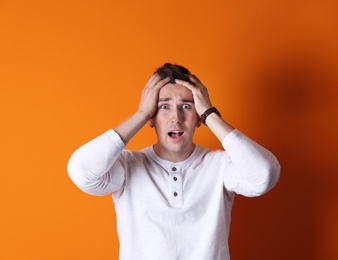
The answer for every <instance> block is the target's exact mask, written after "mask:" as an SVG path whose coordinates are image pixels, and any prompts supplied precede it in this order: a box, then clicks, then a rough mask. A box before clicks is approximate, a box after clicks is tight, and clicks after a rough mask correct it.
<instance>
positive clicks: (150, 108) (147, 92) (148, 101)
mask: <svg viewBox="0 0 338 260" xmlns="http://www.w3.org/2000/svg"><path fill="white" fill-rule="evenodd" d="M169 81H170V78H169V77H167V78H165V79H161V77H160V75H158V74H157V73H155V74H153V75H152V76H151V77H150V78H149V80H148V82H147V84H146V86H145V87H144V88H143V90H142V96H141V100H140V104H139V107H138V113H141V114H144V115H145V116H146V118H147V120H149V119H151V118H152V117H153V116H154V114H155V113H156V111H157V105H158V97H159V93H160V90H161V88H163V87H164V86H165V85H166V84H167V83H168V82H169Z"/></svg>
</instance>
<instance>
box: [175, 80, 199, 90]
mask: <svg viewBox="0 0 338 260" xmlns="http://www.w3.org/2000/svg"><path fill="white" fill-rule="evenodd" d="M175 82H176V83H177V84H179V85H182V86H184V87H186V88H188V89H190V90H191V91H193V90H194V89H195V86H194V85H193V84H191V83H190V82H188V81H185V80H182V79H175Z"/></svg>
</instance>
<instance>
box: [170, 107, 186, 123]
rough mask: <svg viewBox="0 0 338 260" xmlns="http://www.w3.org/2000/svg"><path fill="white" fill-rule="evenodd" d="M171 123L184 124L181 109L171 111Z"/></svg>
mask: <svg viewBox="0 0 338 260" xmlns="http://www.w3.org/2000/svg"><path fill="white" fill-rule="evenodd" d="M170 119H171V123H178V124H181V123H182V122H183V113H182V111H181V110H180V109H179V108H174V109H172V110H171V114H170Z"/></svg>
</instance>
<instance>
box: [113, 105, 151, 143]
mask: <svg viewBox="0 0 338 260" xmlns="http://www.w3.org/2000/svg"><path fill="white" fill-rule="evenodd" d="M149 119H150V117H149V116H147V114H145V113H143V112H139V111H138V112H136V113H135V114H134V115H132V116H131V117H130V118H128V119H127V120H126V121H124V122H122V123H121V124H119V125H118V126H116V127H115V128H114V130H115V132H116V133H117V134H118V135H119V136H120V137H121V139H122V141H123V142H124V144H127V143H128V142H129V141H130V140H131V139H132V138H133V136H134V135H135V134H136V133H137V132H138V131H139V130H140V129H141V128H142V127H143V126H144V125H145V124H146V123H147V122H148V120H149Z"/></svg>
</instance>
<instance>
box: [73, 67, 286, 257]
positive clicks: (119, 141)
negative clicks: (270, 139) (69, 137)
mask: <svg viewBox="0 0 338 260" xmlns="http://www.w3.org/2000/svg"><path fill="white" fill-rule="evenodd" d="M147 122H149V124H150V126H151V127H154V128H155V131H156V134H157V142H156V144H155V145H153V146H149V147H147V148H145V149H143V150H141V151H138V152H133V151H129V150H126V149H125V145H126V144H127V143H128V141H129V140H130V139H131V138H132V137H133V136H134V135H135V134H136V133H137V132H138V131H139V130H140V129H141V128H142V127H143V126H144V125H145V124H146V123H147ZM201 123H203V124H205V125H207V126H208V127H209V129H210V130H211V131H212V132H213V133H214V134H215V136H216V137H217V138H218V139H219V141H220V142H221V143H222V145H223V147H224V150H222V151H221V150H209V149H206V148H203V147H201V146H199V145H196V144H194V142H193V135H194V132H195V129H196V127H199V126H200V125H201ZM68 172H69V175H70V177H71V179H72V180H73V181H74V183H75V184H76V185H77V186H78V187H79V188H80V189H81V190H83V191H84V192H86V193H89V194H93V195H106V194H112V196H113V199H114V203H115V210H116V214H117V228H118V235H119V240H120V259H121V260H211V259H212V260H227V259H230V254H229V248H228V236H229V226H230V213H231V207H232V204H233V201H234V196H235V194H241V195H244V196H248V197H254V196H259V195H262V194H264V193H266V192H267V191H269V190H270V189H271V188H272V187H273V186H274V185H275V184H276V182H277V180H278V178H279V172H280V166H279V163H278V161H277V159H276V158H275V156H274V155H273V154H272V153H270V152H269V151H267V150H266V149H265V148H263V147H261V146H259V145H258V144H256V143H255V142H253V141H252V140H250V139H249V138H248V137H246V136H245V135H243V134H242V133H241V132H239V131H238V130H236V129H234V128H233V127H232V126H231V125H230V124H228V123H227V122H226V121H225V120H224V119H222V117H221V115H220V113H219V112H218V111H217V109H215V108H214V107H213V106H212V103H211V101H210V98H209V95H208V91H207V89H206V87H205V86H204V85H203V84H202V83H201V82H200V81H199V80H198V79H197V77H195V76H194V75H192V74H191V73H190V72H189V71H188V70H187V69H186V68H184V67H182V66H179V65H173V64H170V63H166V64H164V65H163V66H162V67H161V68H159V69H158V70H157V71H156V72H155V73H154V74H153V75H152V76H151V77H150V79H149V80H148V82H147V84H146V86H145V87H144V89H143V92H142V97H141V100H140V103H139V107H138V110H137V111H136V112H135V113H134V114H133V115H132V116H131V117H130V118H129V119H127V120H126V121H125V122H123V123H121V124H120V125H118V126H116V127H115V128H114V129H111V130H109V131H107V132H106V133H104V134H102V135H101V136H99V137H97V138H95V139H94V140H92V141H90V142H88V143H87V144H85V145H83V146H82V147H80V148H79V149H78V150H77V151H75V153H74V154H73V155H72V157H71V159H70V161H69V164H68Z"/></svg>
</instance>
